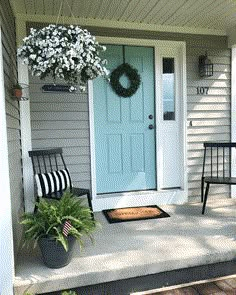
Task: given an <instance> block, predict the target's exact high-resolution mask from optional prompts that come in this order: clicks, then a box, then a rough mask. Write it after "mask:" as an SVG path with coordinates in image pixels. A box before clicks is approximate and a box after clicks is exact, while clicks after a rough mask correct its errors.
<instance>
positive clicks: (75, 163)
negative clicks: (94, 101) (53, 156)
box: [30, 77, 90, 188]
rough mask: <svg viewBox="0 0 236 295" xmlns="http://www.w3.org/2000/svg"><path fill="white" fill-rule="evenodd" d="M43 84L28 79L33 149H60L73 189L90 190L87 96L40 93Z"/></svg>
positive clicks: (36, 80)
mask: <svg viewBox="0 0 236 295" xmlns="http://www.w3.org/2000/svg"><path fill="white" fill-rule="evenodd" d="M51 82H52V81H51ZM45 83H50V80H46V81H44V82H41V81H40V80H39V79H38V78H34V77H30V108H31V124H32V145H33V148H37V149H41V148H42V149H44V148H50V147H62V148H63V154H64V156H65V161H66V163H67V165H68V168H69V170H70V173H71V177H72V181H73V185H74V186H79V187H83V188H90V150H89V115H88V99H87V97H88V95H87V93H83V94H82V93H79V92H76V93H65V92H64V93H45V92H44V93H43V92H42V86H43V84H45Z"/></svg>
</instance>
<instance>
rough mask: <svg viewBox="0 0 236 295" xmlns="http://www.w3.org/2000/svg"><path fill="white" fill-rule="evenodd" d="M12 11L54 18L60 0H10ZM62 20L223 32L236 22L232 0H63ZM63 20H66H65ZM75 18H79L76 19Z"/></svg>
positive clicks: (26, 16)
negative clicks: (63, 18)
mask: <svg viewBox="0 0 236 295" xmlns="http://www.w3.org/2000/svg"><path fill="white" fill-rule="evenodd" d="M10 1H11V3H12V7H13V10H14V12H15V15H16V16H18V17H20V16H24V17H25V18H28V19H29V20H30V21H39V20H40V19H41V20H44V21H46V19H47V18H48V20H50V22H52V21H53V20H56V18H57V16H58V12H59V11H60V5H61V0H10ZM61 15H62V16H64V17H65V22H68V21H69V20H70V22H71V23H72V22H73V21H72V20H73V19H74V18H79V19H81V20H82V25H83V24H85V23H87V24H88V25H96V24H97V25H99V24H100V25H101V26H105V25H106V26H107V27H116V26H117V27H123V28H124V27H127V28H135V27H137V28H140V26H141V27H142V28H145V27H144V26H146V27H147V28H148V27H149V28H150V29H153V30H155V28H156V30H162V31H167V30H168V31H172V32H173V31H176V32H190V33H203V34H207V33H210V34H217V35H219V34H221V35H225V34H226V32H227V30H228V29H229V28H231V27H233V26H234V25H235V24H236V1H234V0H197V1H196V0H178V1H176V0H119V1H118V0H95V1H94V0H63V1H62V9H61ZM66 20H67V21H66ZM78 22H79V20H78Z"/></svg>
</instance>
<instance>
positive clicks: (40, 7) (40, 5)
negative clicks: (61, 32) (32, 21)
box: [34, 0, 47, 15]
mask: <svg viewBox="0 0 236 295" xmlns="http://www.w3.org/2000/svg"><path fill="white" fill-rule="evenodd" d="M46 1H47V0H46ZM44 2H45V0H43V1H35V2H34V7H35V14H41V15H43V14H45V5H44Z"/></svg>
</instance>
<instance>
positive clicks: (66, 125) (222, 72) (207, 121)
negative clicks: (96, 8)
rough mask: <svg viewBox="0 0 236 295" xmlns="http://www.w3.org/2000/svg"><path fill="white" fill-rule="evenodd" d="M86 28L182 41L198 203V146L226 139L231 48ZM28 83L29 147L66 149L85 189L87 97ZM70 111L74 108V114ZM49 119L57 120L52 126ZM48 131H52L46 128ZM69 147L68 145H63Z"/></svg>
mask: <svg viewBox="0 0 236 295" xmlns="http://www.w3.org/2000/svg"><path fill="white" fill-rule="evenodd" d="M31 26H34V24H30V25H29V27H31ZM88 29H89V30H90V31H91V32H92V33H93V34H94V35H98V36H115V37H130V36H131V37H132V38H137V39H138V38H141V39H145V38H146V39H162V40H175V41H185V42H186V49H187V110H188V117H187V120H188V122H187V123H188V128H187V148H188V153H187V157H188V183H189V200H190V201H199V198H200V178H201V171H202V160H203V159H202V157H203V142H204V141H209V140H230V75H231V73H230V59H231V56H230V50H229V49H227V39H226V37H223V36H202V35H188V34H174V33H156V32H144V31H131V30H130V31H129V30H116V29H106V28H94V27H90V28H88ZM206 50H207V52H208V57H209V58H210V59H211V60H212V62H213V63H214V76H213V77H210V78H206V79H201V78H199V76H198V57H199V55H202V54H204V53H205V51H206ZM37 81H38V80H37ZM31 82H32V83H33V84H32V85H31V91H32V93H31V97H32V99H31V110H32V126H33V129H32V136H33V139H34V140H33V145H34V147H35V148H38V147H44V146H48V145H50V146H56V145H58V144H60V145H63V146H64V147H65V148H66V149H67V152H66V153H67V155H68V160H71V159H73V160H76V161H77V162H74V164H73V168H72V170H74V171H75V170H76V169H78V170H77V171H79V170H80V169H82V168H83V171H82V172H81V173H82V174H78V179H75V181H76V182H78V183H81V184H87V185H88V184H89V182H90V166H89V163H90V162H89V158H90V154H89V137H88V134H89V130H88V129H87V130H86V128H88V109H87V98H86V95H78V99H74V98H73V96H71V95H67V96H65V95H63V94H58V95H52V94H51V95H46V94H42V93H41V91H40V92H38V91H39V88H40V84H38V83H39V82H36V80H34V79H32V81H31ZM198 86H209V87H210V90H209V93H208V95H197V90H196V87H198ZM53 97H54V98H53ZM56 102H58V104H56ZM53 103H54V104H53ZM60 108H61V109H60ZM72 108H73V109H74V111H73V112H72V110H71V109H72ZM63 109H64V111H63ZM53 120H55V121H56V122H54V123H53V122H52V121H53ZM190 122H191V124H190ZM78 125H79V126H78ZM49 127H50V129H53V130H48V128H49ZM65 130H67V131H65ZM48 139H50V141H48ZM68 144H69V145H71V146H70V147H68V146H67V145H68ZM69 150H70V153H69ZM69 154H70V155H69ZM72 156H73V157H72ZM70 157H71V158H70ZM81 165H82V167H81ZM79 175H80V176H79ZM75 177H76V175H75ZM84 177H86V178H87V179H86V182H84V181H85V180H84ZM213 195H214V196H215V197H221V196H229V188H228V187H227V186H215V187H214V186H212V188H211V196H213Z"/></svg>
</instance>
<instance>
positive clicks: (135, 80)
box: [110, 63, 141, 97]
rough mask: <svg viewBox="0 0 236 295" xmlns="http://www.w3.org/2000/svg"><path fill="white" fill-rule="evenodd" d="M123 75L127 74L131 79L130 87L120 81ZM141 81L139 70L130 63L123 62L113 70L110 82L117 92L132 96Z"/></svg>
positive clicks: (123, 95) (120, 94) (121, 94)
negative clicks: (124, 85)
mask: <svg viewBox="0 0 236 295" xmlns="http://www.w3.org/2000/svg"><path fill="white" fill-rule="evenodd" d="M122 75H126V76H127V78H128V79H129V83H130V85H129V87H128V88H125V87H123V86H122V84H121V83H120V78H121V76H122ZM140 83H141V77H140V75H139V73H138V70H137V69H135V68H133V67H132V66H131V65H130V64H128V63H123V64H121V65H120V66H118V67H117V68H116V69H115V70H113V71H112V73H111V76H110V84H111V87H112V89H113V90H114V91H115V93H116V94H117V95H119V96H122V97H131V96H132V95H134V94H135V93H136V91H137V90H138V88H139V86H140Z"/></svg>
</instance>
